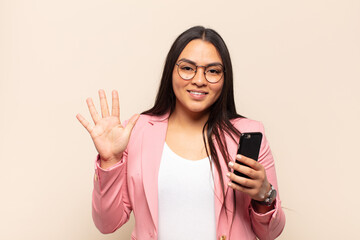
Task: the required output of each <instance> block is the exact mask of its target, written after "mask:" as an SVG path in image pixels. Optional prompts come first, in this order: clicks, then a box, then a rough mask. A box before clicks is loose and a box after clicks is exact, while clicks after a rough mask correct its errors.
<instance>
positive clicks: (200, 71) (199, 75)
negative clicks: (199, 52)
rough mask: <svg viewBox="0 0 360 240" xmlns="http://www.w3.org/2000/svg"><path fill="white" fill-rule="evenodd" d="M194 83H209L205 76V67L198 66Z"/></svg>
mask: <svg viewBox="0 0 360 240" xmlns="http://www.w3.org/2000/svg"><path fill="white" fill-rule="evenodd" d="M191 82H192V83H193V84H196V85H197V86H204V85H206V84H207V80H206V78H205V67H203V66H198V67H197V70H196V73H195V76H194V77H193V79H192V80H191Z"/></svg>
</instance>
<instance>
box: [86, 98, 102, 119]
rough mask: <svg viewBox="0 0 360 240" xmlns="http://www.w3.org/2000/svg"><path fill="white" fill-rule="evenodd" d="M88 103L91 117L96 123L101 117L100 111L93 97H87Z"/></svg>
mask: <svg viewBox="0 0 360 240" xmlns="http://www.w3.org/2000/svg"><path fill="white" fill-rule="evenodd" d="M86 103H87V105H88V108H89V112H90V115H91V118H92V119H93V121H94V123H95V124H96V123H97V122H98V121H99V120H100V119H101V117H100V115H99V113H98V112H97V111H96V108H95V106H94V103H93V100H92V99H91V98H88V99H86Z"/></svg>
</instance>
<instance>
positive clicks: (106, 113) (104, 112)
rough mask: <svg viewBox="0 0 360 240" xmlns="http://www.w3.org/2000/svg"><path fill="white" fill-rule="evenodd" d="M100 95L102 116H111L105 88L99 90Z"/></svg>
mask: <svg viewBox="0 0 360 240" xmlns="http://www.w3.org/2000/svg"><path fill="white" fill-rule="evenodd" d="M99 97H100V107H101V115H102V117H103V118H104V117H109V107H108V104H107V100H106V95H105V92H104V90H102V89H100V90H99Z"/></svg>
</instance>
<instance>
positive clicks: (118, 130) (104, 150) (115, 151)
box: [76, 90, 139, 169]
mask: <svg viewBox="0 0 360 240" xmlns="http://www.w3.org/2000/svg"><path fill="white" fill-rule="evenodd" d="M99 97H100V106H101V115H102V116H100V115H99V113H98V112H97V111H96V108H95V106H94V103H93V101H92V99H91V98H88V99H86V103H87V105H88V108H89V111H90V114H91V118H92V119H93V121H94V124H91V123H90V122H88V121H87V120H86V119H85V118H84V117H83V116H82V115H81V114H77V115H76V118H77V119H78V120H79V121H80V123H81V124H82V125H83V126H84V127H85V128H86V130H87V131H88V132H89V133H90V136H91V138H92V140H93V142H94V144H95V147H96V150H97V151H98V153H99V155H100V159H101V167H102V168H105V169H106V168H109V167H111V166H113V165H114V164H116V163H117V162H119V161H120V160H121V157H122V154H123V152H124V150H125V149H126V146H127V144H128V142H129V139H130V134H131V131H132V129H133V127H134V126H135V123H136V121H137V119H138V118H139V114H135V115H133V116H132V117H131V118H130V120H129V122H128V124H127V125H126V126H125V127H123V126H122V125H121V122H120V106H119V95H118V92H117V91H116V90H113V91H112V111H111V115H110V112H109V107H108V103H107V100H106V95H105V92H104V90H99Z"/></svg>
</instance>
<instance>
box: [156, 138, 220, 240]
mask: <svg viewBox="0 0 360 240" xmlns="http://www.w3.org/2000/svg"><path fill="white" fill-rule="evenodd" d="M158 203H159V206H158V207H159V213H158V214H159V231H158V240H184V239H197V240H202V239H204V240H215V239H216V223H215V209H214V207H215V206H214V181H213V178H212V175H211V171H210V163H209V159H208V158H204V159H201V160H196V161H192V160H188V159H184V158H182V157H180V156H179V155H177V154H176V153H174V152H173V151H172V150H171V149H170V148H169V146H168V145H167V144H166V143H165V146H164V150H163V154H162V158H161V163H160V169H159V176H158Z"/></svg>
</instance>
